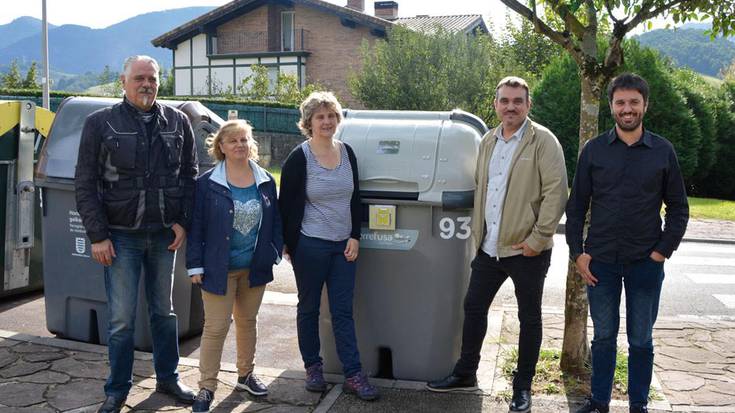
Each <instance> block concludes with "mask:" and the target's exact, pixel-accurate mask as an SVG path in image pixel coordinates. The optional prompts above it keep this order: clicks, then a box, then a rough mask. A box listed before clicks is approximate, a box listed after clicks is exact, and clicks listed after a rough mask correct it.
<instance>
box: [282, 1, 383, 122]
mask: <svg viewBox="0 0 735 413" xmlns="http://www.w3.org/2000/svg"><path fill="white" fill-rule="evenodd" d="M294 9H295V11H296V14H295V17H294V20H295V26H296V29H297V30H298V29H301V28H303V29H304V30H308V31H309V39H308V49H309V51H310V52H311V54H310V55H309V57H307V58H306V81H307V83H319V84H322V85H324V86H326V87H327V88H328V89H329V90H332V91H333V92H335V93H336V94H337V96H338V97H339V98H340V102H341V103H342V105H343V106H345V107H349V108H360V107H361V106H360V105H359V103H358V102H357V100H356V99H354V98H353V97H352V94H350V92H349V87H348V86H347V78H348V74H349V73H350V72H351V71H355V70H358V69H359V68H361V67H362V56H361V55H360V46H361V45H362V41H363V39H367V40H368V41H369V42H370V44H371V45H372V44H373V43H374V42H375V39H376V37H375V36H373V35H372V34H370V29H368V28H367V27H365V26H360V25H357V26H356V27H355V28H350V27H345V26H343V25H342V23H340V18H339V17H337V16H336V15H334V14H331V13H325V12H322V11H319V10H317V9H314V8H311V7H305V6H303V5H300V4H297V5H295V6H294Z"/></svg>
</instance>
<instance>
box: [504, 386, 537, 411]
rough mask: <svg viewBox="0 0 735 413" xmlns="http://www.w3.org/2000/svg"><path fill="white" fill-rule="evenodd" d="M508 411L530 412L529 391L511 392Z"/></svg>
mask: <svg viewBox="0 0 735 413" xmlns="http://www.w3.org/2000/svg"><path fill="white" fill-rule="evenodd" d="M508 411H509V412H511V413H526V412H530V411H531V391H530V390H513V398H512V399H511V400H510V406H508Z"/></svg>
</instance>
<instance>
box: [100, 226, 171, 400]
mask: <svg viewBox="0 0 735 413" xmlns="http://www.w3.org/2000/svg"><path fill="white" fill-rule="evenodd" d="M110 240H112V244H113V246H114V248H115V254H116V255H117V256H116V257H115V258H113V260H112V265H111V266H109V267H105V288H106V290H107V309H108V312H109V324H108V331H107V347H108V352H109V358H110V376H109V377H108V378H107V383H105V394H106V395H108V396H114V397H117V398H120V397H124V396H126V395H127V394H128V392H129V391H130V387H131V386H132V384H133V380H132V378H133V352H134V332H135V314H136V307H137V304H138V283H139V281H140V278H141V277H140V274H141V269H145V274H144V277H143V282H144V283H145V284H144V286H145V295H146V301H147V303H148V316H149V317H150V325H151V338H152V341H153V365H154V368H155V371H156V379H157V380H158V381H159V382H170V381H175V380H178V377H179V375H178V372H177V371H176V368H177V366H178V364H179V341H178V322H177V320H176V314H174V313H173V306H172V304H171V289H172V286H173V264H174V252H172V251H169V250H168V249H167V247H168V246H169V245H170V244H171V242H173V240H174V233H173V231H172V230H170V229H163V230H160V231H154V232H135V233H133V232H122V231H111V233H110Z"/></svg>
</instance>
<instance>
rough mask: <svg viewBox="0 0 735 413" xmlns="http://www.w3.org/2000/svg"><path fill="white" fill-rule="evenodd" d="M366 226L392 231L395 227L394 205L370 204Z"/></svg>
mask: <svg viewBox="0 0 735 413" xmlns="http://www.w3.org/2000/svg"><path fill="white" fill-rule="evenodd" d="M368 228H370V229H377V230H388V231H393V230H395V229H396V206H395V205H370V221H369V222H368Z"/></svg>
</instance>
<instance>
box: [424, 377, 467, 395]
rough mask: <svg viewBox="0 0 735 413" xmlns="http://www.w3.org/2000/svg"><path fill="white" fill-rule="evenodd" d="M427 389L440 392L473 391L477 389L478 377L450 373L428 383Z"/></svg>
mask: <svg viewBox="0 0 735 413" xmlns="http://www.w3.org/2000/svg"><path fill="white" fill-rule="evenodd" d="M426 389H427V390H431V391H434V392H440V393H445V392H450V391H473V390H477V377H475V376H468V377H460V376H455V375H454V374H450V375H449V376H447V377H445V378H443V379H440V380H434V381H430V382H428V383H426Z"/></svg>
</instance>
